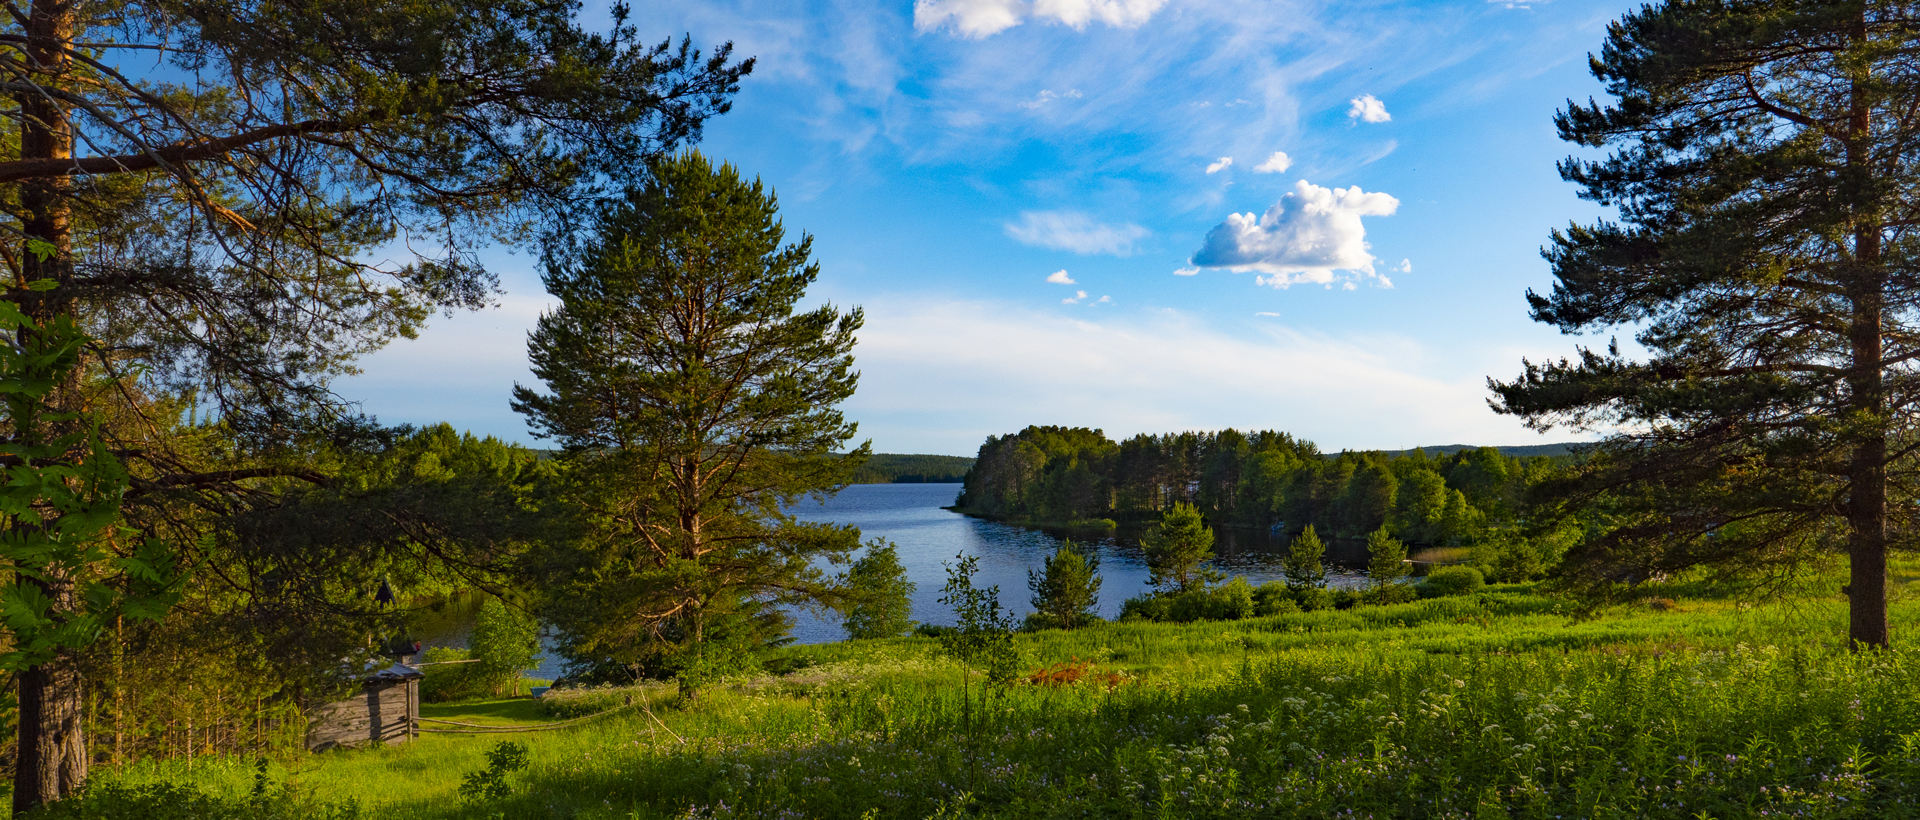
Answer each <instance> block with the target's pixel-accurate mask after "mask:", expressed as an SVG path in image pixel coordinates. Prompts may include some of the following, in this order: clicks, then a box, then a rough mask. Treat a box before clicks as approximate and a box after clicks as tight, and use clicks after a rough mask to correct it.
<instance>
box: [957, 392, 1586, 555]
mask: <svg viewBox="0 0 1920 820" xmlns="http://www.w3.org/2000/svg"><path fill="white" fill-rule="evenodd" d="M1568 458H1571V456H1526V457H1513V456H1507V455H1504V454H1502V453H1501V452H1500V450H1499V449H1498V448H1494V447H1476V448H1463V449H1457V450H1455V451H1454V452H1452V453H1446V454H1437V455H1433V456H1429V455H1428V454H1427V453H1426V451H1424V450H1407V451H1404V452H1401V453H1386V452H1352V451H1348V452H1341V453H1338V454H1325V453H1322V452H1321V451H1320V449H1319V448H1318V447H1316V446H1315V445H1314V444H1313V443H1312V442H1310V441H1305V440H1302V439H1299V438H1296V437H1294V436H1292V435H1289V434H1287V433H1282V432H1277V431H1273V430H1261V431H1258V432H1252V433H1243V432H1240V431H1237V430H1233V429H1227V430H1221V431H1218V432H1184V433H1167V434H1162V435H1147V434H1142V435H1137V436H1133V437H1131V438H1128V439H1126V440H1125V441H1121V442H1118V443H1116V442H1114V441H1113V440H1112V439H1109V438H1107V437H1106V435H1105V433H1103V432H1102V431H1100V430H1093V429H1088V428H1085V427H1055V426H1031V427H1028V428H1026V429H1024V430H1021V431H1020V432H1018V433H1013V434H1010V435H1006V436H995V437H989V438H988V439H987V441H986V443H984V444H982V445H981V446H980V455H979V458H978V460H977V461H976V462H975V463H974V466H973V469H971V470H969V471H968V472H967V475H966V480H965V487H964V488H963V490H962V491H961V494H960V498H959V500H958V502H957V503H956V505H955V509H957V510H959V511H960V512H964V513H966V514H968V515H974V516H979V517H983V518H990V519H994V520H997V521H1006V522H1010V523H1022V524H1041V525H1054V526H1062V527H1086V526H1089V525H1094V526H1101V525H1107V526H1111V525H1115V524H1119V523H1127V522H1147V521H1152V520H1157V519H1158V518H1159V516H1160V514H1161V513H1162V512H1163V511H1165V510H1167V509H1169V508H1171V507H1172V506H1173V505H1174V504H1181V503H1185V504H1193V505H1194V506H1195V507H1197V508H1199V510H1200V511H1201V513H1202V514H1203V515H1205V516H1206V519H1207V522H1208V523H1209V524H1211V525H1213V526H1229V527H1235V526H1237V527H1256V528H1272V529H1274V531H1275V532H1276V534H1280V535H1284V536H1286V537H1292V536H1293V535H1296V534H1298V533H1300V532H1301V531H1303V530H1305V528H1306V527H1308V526H1309V525H1311V526H1312V527H1314V529H1315V530H1316V531H1318V532H1319V533H1320V534H1321V535H1322V536H1323V537H1329V538H1335V539H1343V540H1344V539H1361V538H1365V537H1366V536H1367V534H1368V533H1371V532H1373V531H1375V530H1378V529H1380V528H1382V527H1385V528H1386V529H1387V530H1388V531H1389V532H1391V533H1392V534H1393V536H1394V537H1395V538H1398V539H1400V540H1401V541H1403V542H1406V543H1407V544H1409V545H1412V546H1416V547H1468V548H1473V550H1474V551H1475V553H1476V554H1475V559H1476V560H1475V563H1478V564H1481V565H1484V566H1487V567H1489V568H1492V569H1493V570H1494V571H1495V573H1496V574H1497V575H1503V576H1507V577H1512V578H1525V577H1529V576H1532V575H1534V574H1537V573H1538V572H1539V571H1540V570H1541V569H1542V568H1544V567H1546V566H1550V565H1551V564H1552V563H1553V562H1554V561H1555V560H1556V559H1557V557H1558V554H1559V552H1560V551H1561V550H1563V549H1564V544H1562V543H1561V542H1562V540H1563V539H1562V538H1560V537H1559V534H1558V533H1556V532H1549V533H1544V534H1532V535H1523V532H1522V530H1523V528H1524V525H1525V524H1526V523H1527V522H1526V521H1525V520H1524V518H1523V510H1524V504H1523V501H1524V499H1525V495H1526V492H1527V490H1528V488H1529V487H1530V486H1532V485H1533V484H1535V483H1537V482H1539V481H1541V480H1544V479H1545V478H1546V477H1547V476H1548V475H1549V474H1550V473H1551V472H1552V470H1553V468H1554V466H1555V464H1556V460H1565V459H1568Z"/></svg>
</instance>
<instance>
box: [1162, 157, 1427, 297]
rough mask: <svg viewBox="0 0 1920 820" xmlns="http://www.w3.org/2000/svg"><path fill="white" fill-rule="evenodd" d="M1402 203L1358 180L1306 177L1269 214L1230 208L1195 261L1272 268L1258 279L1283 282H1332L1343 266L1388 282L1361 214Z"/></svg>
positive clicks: (1208, 264)
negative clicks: (1329, 184) (1377, 267)
mask: <svg viewBox="0 0 1920 820" xmlns="http://www.w3.org/2000/svg"><path fill="white" fill-rule="evenodd" d="M1399 207H1400V200H1398V199H1394V198H1393V197H1391V196H1389V195H1387V194H1383V193H1378V192H1375V193H1368V192H1366V191H1362V190H1360V186H1358V185H1355V186H1353V187H1351V188H1346V189H1340V188H1322V187H1320V186H1318V185H1315V184H1313V183H1311V182H1308V181H1306V180H1304V179H1303V180H1300V181H1299V182H1297V183H1294V186H1293V193H1290V194H1287V195H1286V196H1283V197H1281V198H1280V201H1279V202H1275V203H1274V204H1273V207H1271V208H1268V209H1267V212H1266V213H1265V214H1261V215H1260V216H1258V217H1256V216H1254V215H1253V214H1251V213H1245V214H1229V215H1228V216H1227V221H1225V222H1222V223H1220V224H1219V225H1216V226H1214V228H1213V230H1211V231H1208V232H1207V238H1206V241H1205V243H1203V244H1202V245H1201V246H1200V250H1199V252H1197V253H1195V254H1194V255H1193V259H1192V261H1191V264H1193V265H1195V266H1199V267H1206V268H1228V269H1230V270H1233V271H1236V272H1241V271H1257V272H1260V273H1262V274H1269V275H1263V276H1261V277H1259V278H1258V279H1256V280H1255V281H1257V282H1259V283H1260V284H1263V285H1272V286H1274V287H1279V288H1284V287H1287V286H1289V285H1294V284H1300V283H1308V282H1310V283H1313V284H1322V285H1330V284H1331V283H1332V282H1333V281H1334V278H1335V274H1336V273H1337V272H1340V271H1346V272H1350V273H1355V274H1359V275H1360V276H1361V277H1362V278H1371V279H1374V280H1376V281H1377V282H1384V277H1382V276H1380V275H1379V274H1378V273H1376V272H1375V271H1374V269H1373V263H1374V261H1375V260H1374V257H1373V254H1372V253H1370V252H1369V249H1368V246H1367V230H1366V226H1365V225H1363V224H1361V222H1360V218H1361V217H1363V216H1390V215H1392V214H1393V212H1394V211H1395V210H1396V209H1398V208H1399Z"/></svg>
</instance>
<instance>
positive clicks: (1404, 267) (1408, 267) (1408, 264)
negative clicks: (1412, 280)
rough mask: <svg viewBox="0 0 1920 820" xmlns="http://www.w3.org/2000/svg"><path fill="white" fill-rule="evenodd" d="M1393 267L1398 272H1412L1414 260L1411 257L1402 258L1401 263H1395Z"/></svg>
mask: <svg viewBox="0 0 1920 820" xmlns="http://www.w3.org/2000/svg"><path fill="white" fill-rule="evenodd" d="M1393 269H1394V270H1395V271H1398V272H1400V273H1412V272H1413V260H1411V259H1402V260H1400V264H1398V265H1394V266H1393Z"/></svg>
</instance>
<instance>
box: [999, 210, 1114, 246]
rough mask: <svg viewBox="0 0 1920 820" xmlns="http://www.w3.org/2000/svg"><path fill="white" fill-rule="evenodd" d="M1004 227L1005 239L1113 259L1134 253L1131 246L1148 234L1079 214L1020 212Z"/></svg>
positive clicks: (1069, 212)
mask: <svg viewBox="0 0 1920 820" xmlns="http://www.w3.org/2000/svg"><path fill="white" fill-rule="evenodd" d="M1003 227H1004V228H1005V230H1006V232H1007V235H1008V236H1011V237H1013V238H1014V239H1016V240H1018V241H1019V242H1020V243H1021V244H1024V245H1033V246H1035V247H1040V248H1052V249H1054V250H1059V251H1072V252H1074V253H1081V254H1095V253H1104V254H1112V255H1114V256H1126V255H1128V254H1130V253H1133V243H1134V242H1136V241H1138V240H1140V239H1142V238H1145V237H1146V236H1147V235H1148V234H1149V233H1151V231H1148V230H1147V229H1146V228H1142V227H1140V226H1139V225H1135V224H1133V223H1131V222H1128V223H1125V224H1121V225H1107V224H1104V223H1101V222H1097V221H1095V220H1094V219H1093V217H1090V216H1087V215H1086V214H1083V213H1080V212H1078V211H1022V212H1021V214H1020V221H1018V222H1008V223H1006V225H1004V226H1003Z"/></svg>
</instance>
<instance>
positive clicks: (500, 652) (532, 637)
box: [467, 595, 540, 695]
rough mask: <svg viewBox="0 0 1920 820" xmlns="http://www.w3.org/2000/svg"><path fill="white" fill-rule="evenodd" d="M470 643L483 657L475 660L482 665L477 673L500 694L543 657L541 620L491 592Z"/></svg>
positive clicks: (474, 652) (476, 622) (475, 652)
mask: <svg viewBox="0 0 1920 820" xmlns="http://www.w3.org/2000/svg"><path fill="white" fill-rule="evenodd" d="M467 644H468V647H469V648H471V649H472V650H473V657H475V658H478V659H479V660H480V662H479V663H477V664H472V665H473V666H476V667H478V669H477V670H475V671H476V673H477V674H479V675H480V676H481V677H482V678H483V679H484V680H485V681H486V682H487V684H488V686H489V688H491V689H492V690H493V693H494V694H496V695H498V694H500V690H502V689H504V688H506V687H507V686H508V685H510V684H511V685H513V686H515V687H516V688H517V687H518V682H519V680H520V675H521V673H523V672H525V671H526V670H528V669H532V668H533V666H534V663H535V661H537V660H538V659H539V657H540V622H539V621H537V620H534V617H533V616H532V615H529V614H527V613H526V612H525V611H522V610H519V609H515V608H513V607H509V606H507V605H506V603H505V602H503V601H501V600H500V599H499V598H498V597H495V596H492V595H489V596H487V600H486V603H484V604H481V605H480V614H479V617H478V618H476V619H475V620H474V624H473V634H472V635H471V636H470V637H469V638H468V639H467Z"/></svg>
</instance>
